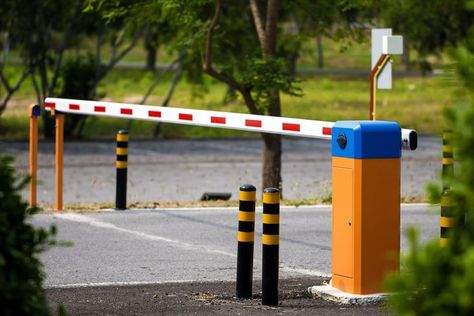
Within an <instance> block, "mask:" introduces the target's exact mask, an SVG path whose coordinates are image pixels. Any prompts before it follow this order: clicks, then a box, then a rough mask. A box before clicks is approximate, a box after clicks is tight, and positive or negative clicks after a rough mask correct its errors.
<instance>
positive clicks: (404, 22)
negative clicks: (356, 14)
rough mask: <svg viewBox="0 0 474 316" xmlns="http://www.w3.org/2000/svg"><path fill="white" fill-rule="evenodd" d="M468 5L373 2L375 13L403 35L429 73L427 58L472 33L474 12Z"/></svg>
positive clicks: (424, 0) (460, 1)
mask: <svg viewBox="0 0 474 316" xmlns="http://www.w3.org/2000/svg"><path fill="white" fill-rule="evenodd" d="M469 2H470V0H452V1H443V0H420V1H410V0H393V1H392V0H384V1H378V2H374V10H375V14H376V15H379V16H380V17H381V18H382V19H383V20H384V23H385V25H387V26H388V27H391V28H393V30H394V31H395V32H396V33H398V34H403V36H404V38H405V41H406V43H408V45H409V47H410V48H412V49H414V50H415V51H416V52H417V53H418V55H419V56H418V59H419V65H420V67H421V69H422V71H429V70H431V67H430V64H429V62H428V61H427V57H429V56H430V55H438V56H439V55H440V54H441V53H442V52H443V49H444V48H445V47H447V46H456V45H457V44H458V43H459V42H460V41H462V40H463V39H465V38H466V37H467V36H469V32H472V30H471V26H472V25H473V23H474V12H473V11H472V10H471V9H470V8H469V5H468V3H469Z"/></svg>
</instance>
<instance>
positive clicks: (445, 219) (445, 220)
mask: <svg viewBox="0 0 474 316" xmlns="http://www.w3.org/2000/svg"><path fill="white" fill-rule="evenodd" d="M451 141H452V131H444V132H443V160H442V162H443V170H442V172H443V176H442V179H443V192H442V194H441V217H440V220H439V226H440V241H439V242H440V245H441V246H442V247H444V246H445V245H446V242H447V241H448V239H447V238H448V234H449V231H450V228H451V227H453V225H454V213H453V212H454V208H453V206H454V205H453V203H452V198H451V186H450V185H449V182H448V181H447V180H448V179H450V178H451V179H452V177H453V176H454V164H453V159H454V155H453V146H452V143H451Z"/></svg>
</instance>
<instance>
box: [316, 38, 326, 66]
mask: <svg viewBox="0 0 474 316" xmlns="http://www.w3.org/2000/svg"><path fill="white" fill-rule="evenodd" d="M316 48H317V56H318V68H319V69H323V68H324V55H323V39H322V38H321V35H318V36H316Z"/></svg>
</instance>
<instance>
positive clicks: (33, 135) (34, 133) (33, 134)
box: [29, 104, 41, 207]
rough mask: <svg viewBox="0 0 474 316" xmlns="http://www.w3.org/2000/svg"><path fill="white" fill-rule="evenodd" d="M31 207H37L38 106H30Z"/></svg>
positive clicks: (39, 111) (39, 110)
mask: <svg viewBox="0 0 474 316" xmlns="http://www.w3.org/2000/svg"><path fill="white" fill-rule="evenodd" d="M29 110H30V111H29V112H30V113H29V115H30V207H35V206H36V203H37V202H36V197H37V193H36V192H37V191H36V185H37V170H38V116H39V115H40V114H41V108H40V106H39V105H37V104H32V105H30V109H29Z"/></svg>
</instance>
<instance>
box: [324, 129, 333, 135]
mask: <svg viewBox="0 0 474 316" xmlns="http://www.w3.org/2000/svg"><path fill="white" fill-rule="evenodd" d="M323 135H332V128H330V127H323Z"/></svg>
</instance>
